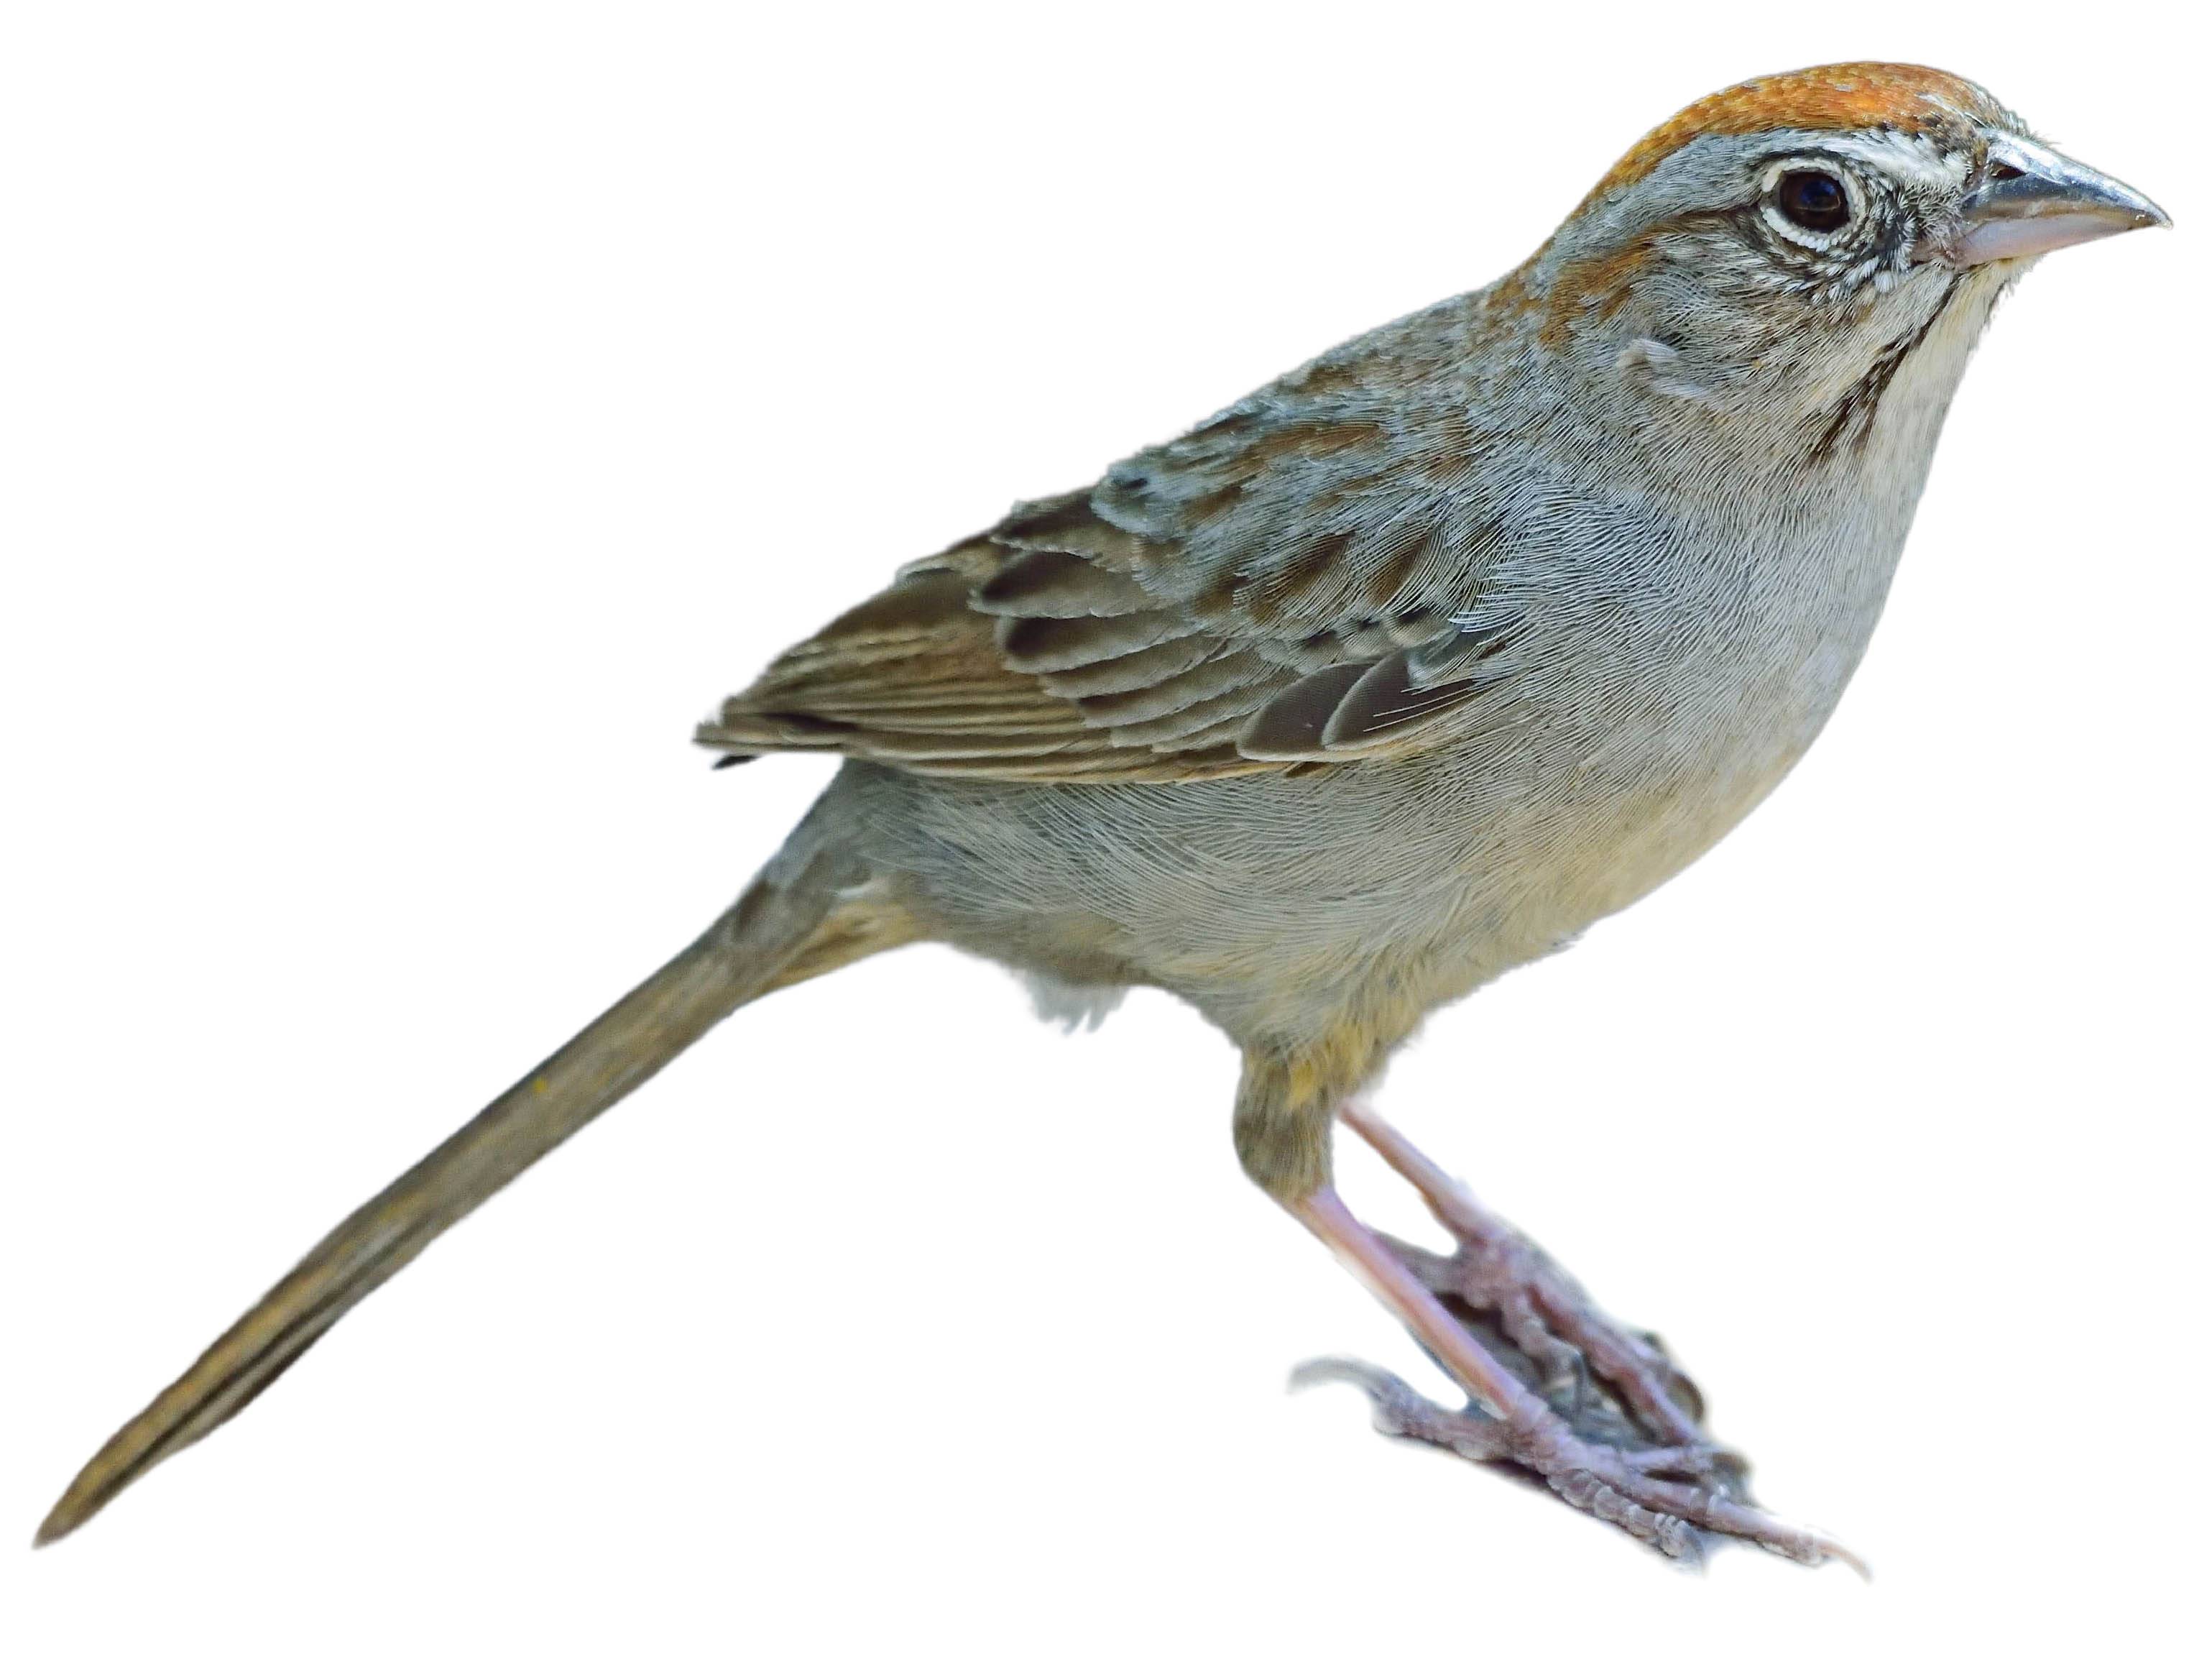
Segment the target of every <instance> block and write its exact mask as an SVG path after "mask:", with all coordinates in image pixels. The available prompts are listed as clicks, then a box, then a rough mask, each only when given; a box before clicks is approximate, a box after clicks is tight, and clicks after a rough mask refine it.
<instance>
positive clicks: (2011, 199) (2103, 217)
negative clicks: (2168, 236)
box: [1919, 132, 2173, 267]
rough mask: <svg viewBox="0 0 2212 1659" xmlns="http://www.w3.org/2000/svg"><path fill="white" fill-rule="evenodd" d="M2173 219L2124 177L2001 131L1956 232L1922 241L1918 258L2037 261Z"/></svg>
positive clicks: (1992, 142)
mask: <svg viewBox="0 0 2212 1659" xmlns="http://www.w3.org/2000/svg"><path fill="white" fill-rule="evenodd" d="M2172 222H2173V221H2172V220H2171V219H2169V218H2167V217H2166V214H2165V213H2164V212H2163V211H2162V210H2160V207H2159V205H2158V204H2157V203H2155V202H2154V201H2152V200H2151V199H2150V197H2148V196H2145V195H2144V194H2142V191H2136V190H2130V188H2129V187H2128V186H2127V185H2124V184H2122V183H2121V182H2120V181H2119V180H2118V179H2112V178H2108V177H2106V175H2105V174H2104V173H2100V172H2098V171H2097V170H2096V169H2095V168H2094V167H2083V166H2082V165H2081V163H2080V162H2079V161H2073V160H2071V159H2070V158H2069V157H2067V156H2063V155H2060V154H2059V153H2058V152H2057V150H2055V149H2046V148H2045V147H2044V146H2043V145H2041V144H2039V143H2036V142H2035V141H2034V140H2033V139H2030V138H2021V137H2016V136H2015V135H2014V134H2012V133H2008V132H2007V133H1998V134H1996V135H1994V136H1992V137H1991V138H1990V154H1989V161H1988V164H1987V166H1986V167H1984V176H1983V178H1982V180H1981V182H1980V183H1978V184H1977V185H1975V186H1974V187H1973V188H1972V190H1971V191H1968V192H1967V194H1966V200H1965V202H1963V203H1962V204H1960V210H1959V218H1958V221H1957V223H1956V224H1955V225H1954V227H1953V228H1952V229H1951V231H1950V234H1948V235H1946V236H1942V237H1940V238H1936V239H1931V240H1929V242H1928V243H1926V244H1923V248H1922V250H1920V251H1919V257H1920V258H1923V259H1932V260H1940V261H1941V262H1942V263H1943V264H1947V265H1954V266H1960V267H1964V266H1966V265H1979V264H1988V263H1989V262H1990V260H1992V259H2033V258H2036V257H2038V256H2039V255H2040V254H2045V253H2049V252H2051V251H2052V250H2053V249H2055V248H2062V247H2071V246H2074V244H2075V243H2076V242H2093V241H2096V240H2098V239H2099V238H2100V237H2105V236H2117V235H2118V234H2120V233H2121V232H2122V231H2127V230H2142V229H2143V228H2146V227H2147V226H2150V225H2170V224H2172Z"/></svg>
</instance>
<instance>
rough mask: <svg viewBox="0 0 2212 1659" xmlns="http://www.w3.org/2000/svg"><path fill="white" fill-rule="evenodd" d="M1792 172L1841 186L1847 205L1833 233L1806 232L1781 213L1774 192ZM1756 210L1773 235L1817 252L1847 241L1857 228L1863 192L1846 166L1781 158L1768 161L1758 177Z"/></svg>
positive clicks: (1862, 214)
mask: <svg viewBox="0 0 2212 1659" xmlns="http://www.w3.org/2000/svg"><path fill="white" fill-rule="evenodd" d="M1790 173H1820V174H1821V175H1822V176H1824V177H1826V178H1829V179H1834V180H1835V181H1836V182H1837V183H1838V185H1842V186H1843V191H1844V200H1845V201H1846V202H1847V203H1849V204H1850V213H1849V215H1848V216H1846V217H1845V218H1844V222H1843V223H1841V224H1839V225H1838V226H1837V227H1836V228H1834V229H1833V230H1810V229H1808V228H1806V227H1805V226H1803V225H1801V224H1799V223H1798V222H1796V220H1795V219H1792V218H1791V217H1790V216H1789V215H1788V214H1786V213H1784V211H1783V210H1782V205H1781V203H1780V201H1779V200H1778V197H1777V190H1778V186H1779V185H1781V183H1782V180H1783V179H1784V178H1786V177H1787V176H1788V175H1790ZM1866 211H1867V201H1866V191H1865V189H1864V188H1863V186H1862V185H1860V183H1859V181H1858V179H1857V178H1856V177H1854V176H1853V175H1852V173H1851V170H1850V168H1849V167H1838V166H1837V165H1836V163H1835V162H1834V161H1832V160H1830V159H1829V158H1828V157H1826V156H1821V155H1785V156H1784V157H1782V158H1781V159H1780V160H1778V161H1771V162H1769V163H1768V164H1767V167H1766V170H1765V172H1764V173H1761V174H1760V175H1759V215H1760V216H1761V217H1762V218H1764V219H1765V221H1766V222H1767V224H1768V225H1769V226H1771V228H1773V229H1774V230H1775V231H1776V233H1777V234H1780V235H1783V236H1785V237H1787V238H1789V240H1791V241H1793V242H1795V243H1796V244H1797V246H1800V247H1805V248H1811V249H1814V250H1815V251H1816V252H1817V251H1820V250H1824V249H1827V248H1832V247H1833V246H1836V245H1837V244H1838V242H1842V241H1845V240H1849V239H1850V236H1851V234H1852V233H1853V232H1855V231H1856V230H1857V229H1858V228H1859V226H1860V224H1861V223H1862V222H1863V221H1864V220H1865V218H1866Z"/></svg>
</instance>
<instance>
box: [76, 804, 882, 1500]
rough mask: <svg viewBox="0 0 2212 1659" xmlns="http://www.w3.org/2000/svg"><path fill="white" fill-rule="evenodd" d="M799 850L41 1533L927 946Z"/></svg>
mask: <svg viewBox="0 0 2212 1659" xmlns="http://www.w3.org/2000/svg"><path fill="white" fill-rule="evenodd" d="M806 838H807V830H806V829H804V828H802V829H801V831H800V832H799V835H798V836H794V837H793V844H792V845H791V846H790V847H788V848H786V850H785V852H784V854H781V856H779V858H778V859H777V860H775V862H774V863H772V864H771V865H770V866H769V869H768V870H767V871H766V872H763V875H762V876H761V878H759V879H758V880H757V881H756V882H755V883H754V884H753V885H752V886H751V887H750V888H749V889H748V890H746V892H745V894H744V896H743V897H741V898H740V899H739V900H738V902H737V903H736V904H734V905H732V907H731V908H729V909H728V910H727V911H726V912H725V913H724V914H723V915H721V916H720V918H718V919H717V920H716V921H715V922H714V926H713V927H709V928H708V930H707V931H706V932H705V933H702V934H701V935H700V936H699V938H698V939H696V940H695V941H693V943H692V944H691V945H689V946H687V947H686V948H685V949H684V951H682V952H680V953H679V954H678V956H676V957H674V958H673V959H672V960H671V961H670V962H669V963H668V964H667V965H666V966H665V967H663V968H662V969H659V971H658V972H657V973H655V974H653V975H652V977H650V978H649V979H647V981H645V982H644V983H643V984H641V985H640V986H639V987H637V988H636V989H635V990H634V991H632V992H631V993H630V994H629V995H628V996H626V997H624V998H623V1000H621V1001H619V1002H617V1004H615V1006H613V1007H611V1008H610V1009H608V1010H607V1012H605V1013H604V1014H602V1015H600V1016H599V1018H597V1019H596V1020H593V1021H592V1023H591V1024H589V1025H587V1026H586V1027H585V1028H584V1029H583V1030H581V1031H580V1032H578V1033H577V1034H576V1036H574V1037H573V1038H571V1039H570V1040H569V1041H568V1044H567V1045H566V1046H565V1047H563V1048H562V1049H561V1050H560V1051H559V1052H558V1053H556V1054H554V1055H553V1056H552V1058H550V1060H546V1061H545V1062H544V1064H543V1065H542V1066H538V1068H537V1069H536V1070H535V1071H533V1072H532V1073H530V1074H529V1075H528V1076H527V1077H526V1078H524V1079H522V1080H521V1081H520V1083H518V1084H516V1085H514V1086H513V1088H511V1089H509V1090H508V1091H507V1092H506V1093H505V1094H503V1095H501V1097H499V1098H498V1099H497V1100H495V1101H494V1102H492V1103H491V1104H490V1105H489V1106H487V1107H486V1108H484V1109H483V1111H482V1112H480V1113H479V1114H477V1116H476V1117H475V1118H474V1119H472V1120H471V1121H470V1122H469V1123H468V1124H467V1125H466V1126H465V1127H463V1128H462V1129H461V1130H460V1131H459V1133H456V1134H454V1135H453V1137H452V1138H451V1139H448V1140H447V1141H446V1142H445V1144H444V1145H442V1146H439V1147H438V1148H437V1149H436V1150H435V1151H434V1152H431V1153H430V1154H429V1155H428V1157H426V1158H423V1159H422V1162H421V1163H419V1164H416V1165H415V1167H414V1168H413V1169H411V1170H408V1171H407V1173H406V1174H404V1175H403V1176H400V1177H399V1179H398V1180H397V1181H395V1182H392V1184H391V1185H390V1186H389V1187H386V1188H385V1189H384V1190H383V1191H382V1192H380V1193H379V1194H377V1195H376V1196H375V1197H374V1198H373V1199H371V1200H369V1201H368V1203H367V1204H364V1205H363V1206H362V1207H361V1208H360V1209H358V1210H356V1211H355V1212H353V1213H352V1214H351V1215H349V1216H348V1217H347V1218H345V1219H344V1220H343V1221H342V1222H340V1223H339V1224H338V1225H337V1228H336V1229H335V1230H334V1231H332V1232H331V1235H330V1237H327V1238H325V1239H324V1240H323V1242H322V1243H319V1244H318V1245H316V1246H315V1248H314V1249H313V1250H311V1251H309V1252H308V1253H307V1258H306V1259H305V1260H304V1261H301V1263H300V1265H299V1266H298V1267H295V1268H293V1269H292V1271H291V1272H290V1273H287V1274H286V1275H285V1276H284V1277H283V1279H281V1280H280V1281H278V1283H277V1284H276V1286H275V1287H274V1288H272V1289H271V1290H270V1291H269V1293H268V1294H267V1295H265V1296H264V1297H262V1298H261V1300H260V1301H259V1302H258V1304H255V1306H254V1307H253V1308H252V1310H251V1311H250V1312H248V1313H247V1314H246V1316H245V1317H244V1318H242V1319H240V1321H239V1322H237V1323H236V1324H234V1325H233V1326H232V1327H231V1328H229V1329H228V1331H225V1332H224V1333H223V1334H222V1336H221V1337H219V1338H218V1339H216V1342H215V1345H214V1346H212V1347H210V1348H209V1349H208V1351H207V1352H205V1353H204V1354H202V1355H201V1356H200V1357H199V1358H198V1359H197V1360H196V1361H195V1362H194V1363H193V1364H192V1366H191V1369H190V1370H187V1371H185V1374H184V1375H183V1376H179V1378H178V1379H177V1380H176V1381H175V1382H174V1383H171V1384H170V1385H169V1386H168V1387H167V1388H166V1389H163V1390H162V1391H161V1394H160V1395H158V1396H157V1397H156V1398H155V1401H154V1402H153V1403H152V1404H151V1405H149V1406H148V1407H146V1409H145V1410H144V1411H143V1412H141V1413H138V1415H137V1417H135V1418H133V1419H131V1421H130V1422H128V1423H126V1424H125V1425H123V1427H122V1428H121V1429H119V1430H118V1431H116V1433H115V1435H114V1437H112V1438H111V1439H110V1440H109V1441H108V1443H106V1445H105V1446H102V1447H101V1448H100V1451H99V1453H98V1454H97V1455H95V1456H94V1458H93V1460H92V1461H91V1462H89V1463H88V1464H86V1465H85V1467H84V1468H83V1469H82V1471H80V1472H79V1474H78V1475H77V1477H76V1480H73V1481H71V1482H70V1488H69V1490H68V1491H67V1492H64V1493H63V1494H62V1498H61V1501H60V1502H59V1503H58V1504H55V1505H54V1507H53V1511H52V1514H50V1515H48V1516H46V1521H45V1522H44V1524H42V1525H41V1526H40V1528H39V1534H38V1542H39V1543H40V1544H49V1543H52V1541H54V1540H55V1539H58V1538H60V1537H63V1536H64V1535H65V1534H68V1533H70V1532H73V1531H75V1530H76V1528H78V1527H80V1526H82V1525H83V1524H84V1522H86V1521H88V1520H89V1519H90V1518H91V1517H92V1516H94V1514H96V1513H97V1512H98V1511H99V1510H100V1508H101V1507H102V1506H103V1505H105V1504H106V1503H107V1502H108V1500H109V1499H111V1498H113V1497H114V1496H115V1495H116V1493H118V1492H121V1491H122V1490H123V1488H124V1487H125V1486H129V1485H130V1484H131V1482H132V1481H133V1480H137V1478H138V1477H139V1476H140V1475H142V1474H145V1473H146V1471H147V1470H149V1469H150V1468H153V1467H154V1465H155V1464H156V1463H158V1462H161V1460H162V1459H163V1458H165V1457H167V1456H168V1455H170V1454H171V1453H173V1452H175V1451H179V1450H180V1449H183V1448H184V1447H185V1446H189V1445H190V1444H191V1443H192V1442H194V1441H195V1440H197V1439H199V1438H200V1437H202V1436H204V1435H205V1434H207V1433H208V1432H210V1431H211V1430H213V1429H215V1428H216V1427H218V1426H220V1425H222V1424H223V1423H224V1422H226V1421H228V1419H230V1418H231V1417H233V1416H234V1415H235V1414H236V1413H238V1412H239V1411H240V1410H241V1409H243V1408H244V1407H245V1406H246V1404H247V1402H249V1401H252V1399H253V1397H254V1396H255V1395H258V1394H259V1393H260V1392H261V1390H262V1389H265V1388H267V1387H268V1386H269V1385H270V1383H273V1382H275V1381H276V1378H277V1376H279V1375H280V1374H281V1373H282V1372H283V1370H284V1368H285V1367H286V1366H288V1365H289V1364H291V1363H292V1362H293V1361H294V1360H295V1359H297V1358H299V1357H300V1356H301V1354H302V1353H304V1352H306V1351H307V1348H308V1346H309V1345H311V1344H312V1343H313V1341H314V1340H316V1338H318V1337H319V1336H321V1335H322V1334H323V1333H324V1332H325V1331H327V1330H329V1329H330V1328H331V1326H332V1325H334V1324H336V1323H337V1322H338V1320H339V1319H341V1318H342V1317H343V1316H344V1315H345V1312H346V1310H348V1309H349V1308H351V1307H352V1306H353V1305H354V1304H356V1303H357V1302H359V1301H360V1300H361V1299H362V1297H365V1296H367V1295H368V1293H369V1292H370V1291H373V1290H374V1289H375V1288H376V1287H377V1286H378V1285H381V1284H382V1283H384V1281H385V1280H386V1279H389V1278H391V1277H392V1274H394V1273H398V1271H399V1270H400V1269H401V1268H402V1267H405V1266H406V1265H407V1264H408V1263H409V1262H410V1261H413V1260H414V1259H415V1257H416V1255H420V1254H421V1253H422V1249H423V1247H424V1246H426V1245H428V1243H430V1241H431V1240H432V1239H434V1238H435V1237H438V1235H439V1234H440V1233H442V1232H444V1231H446V1229H447V1228H448V1227H450V1226H452V1225H453V1224H454V1223H455V1222H456V1221H459V1219H460V1218H462V1217H463V1216H465V1215H466V1214H468V1212H470V1211H471V1210H473V1209H475V1208H476V1207H477V1205H479V1204H481V1203H483V1201H484V1200H486V1199H487V1198H489V1197H490V1196H491V1195H492V1194H494V1193H495V1192H497V1191H498V1190H499V1189H500V1188H502V1187H504V1186H505V1185H507V1182H510V1181H512V1180H513V1179H514V1178H515V1176H519V1175H520V1174H521V1173H522V1172H523V1171H524V1170H526V1169H528V1168H529V1167H530V1166H531V1165H532V1164H535V1163H536V1162H537V1161H538V1159H539V1158H543V1157H544V1156H545V1154H546V1153H548V1152H551V1151H552V1150H553V1149H554V1148H555V1147H556V1146H559V1145H560V1144H561V1143H562V1141H564V1140H566V1139H568V1137H569V1136H570V1135H572V1134H574V1133H576V1131H577V1130H579V1129H580V1128H582V1127H584V1125H586V1123H588V1122H590V1121H592V1119H593V1118H595V1117H597V1116H598V1115H599V1114H600V1113H601V1112H604V1111H605V1110H606V1109H607V1108H608V1107H610V1106H611V1105H613V1104H614V1103H616V1102H617V1101H618V1100H620V1099H621V1098H622V1097H623V1096H625V1095H627V1094H629V1091H631V1090H633V1089H635V1088H636V1087H637V1086H638V1085H640V1084H641V1083H643V1082H644V1081H645V1080H646V1079H647V1078H649V1077H651V1076H652V1075H653V1073H656V1072H658V1071H659V1069H660V1068H661V1067H662V1066H665V1065H666V1064H667V1063H668V1062H669V1061H670V1060H673V1059H674V1058H675V1057H676V1056H677V1055H678V1054H681V1053H682V1052H683V1051H684V1049H685V1048H689V1047H690V1046H691V1044H692V1043H694V1042H696V1041H698V1039H699V1038H700V1037H702V1036H705V1035H706V1033H707V1032H708V1030H710V1029H711V1028H712V1027H713V1026H714V1024H716V1023H717V1022H718V1021H720V1019H721V1018H723V1017H724V1016H725V1015H726V1014H729V1013H731V1012H733V1011H734V1010H736V1009H738V1008H739V1007H742V1006H744V1004H746V1003H748V1002H750V1001H752V1000H754V999H755V998H757V997H760V996H763V995H765V994H767V993H769V992H770V991H773V990H775V989H777V988H779V987H782V986H785V985H790V984H794V983H796V982H798V981H799V980H802V979H810V978H811V977H813V976H814V975H816V974H818V973H823V972H826V971H828V970H829V969H831V968H835V967H839V966H842V965H843V964H844V963H848V962H851V961H854V960H856V959H857V958H859V957H863V956H868V955H872V954H873V953H874V952H875V951H879V950H884V949H887V948H889V947H890V945H898V944H903V943H905V942H906V941H907V940H908V939H911V938H913V937H914V933H913V929H912V927H911V926H910V925H909V924H908V923H907V922H906V921H905V919H904V918H903V917H902V916H901V915H898V914H897V913H896V911H892V910H890V909H888V908H884V907H880V906H877V905H872V904H871V903H869V902H867V901H866V899H865V898H863V897H859V896H854V892H853V888H852V886H851V885H850V873H851V872H847V871H842V870H840V869H839V868H838V867H837V866H838V864H839V863H840V862H841V861H840V860H837V859H836V858H834V857H831V856H829V855H827V854H824V853H821V852H816V853H814V854H811V855H810V854H809V852H808V850H807V848H805V840H806Z"/></svg>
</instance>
